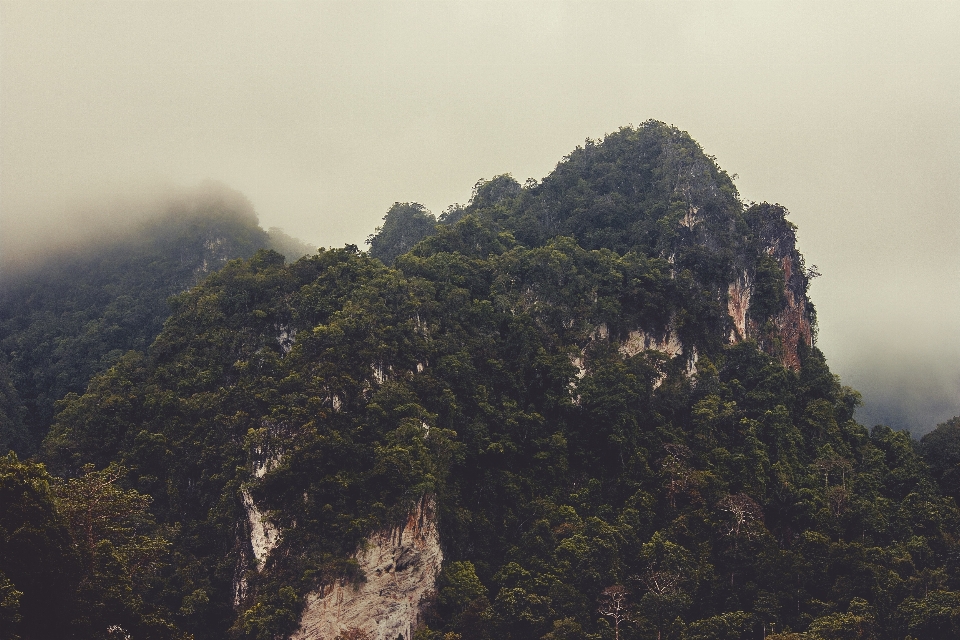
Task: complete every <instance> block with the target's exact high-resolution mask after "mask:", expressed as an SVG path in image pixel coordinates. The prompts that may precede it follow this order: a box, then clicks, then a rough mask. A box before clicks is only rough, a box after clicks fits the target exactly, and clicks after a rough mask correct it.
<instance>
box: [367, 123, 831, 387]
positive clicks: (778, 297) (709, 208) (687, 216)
mask: <svg viewBox="0 0 960 640" xmlns="http://www.w3.org/2000/svg"><path fill="white" fill-rule="evenodd" d="M468 215H472V216H475V217H476V218H478V219H479V220H480V222H481V224H482V225H485V226H488V227H489V228H490V229H491V230H492V231H493V232H495V233H499V232H508V233H510V234H511V236H512V237H513V238H514V239H515V240H516V241H517V242H518V243H520V244H521V245H523V246H527V247H540V246H544V245H545V244H546V243H548V242H550V241H551V239H554V238H558V237H570V238H573V239H574V240H575V241H576V243H577V244H578V245H579V246H580V247H582V248H584V249H587V250H611V251H613V252H615V253H617V254H619V255H624V254H627V253H632V254H637V255H642V256H646V257H649V258H658V259H660V260H664V261H666V263H667V264H668V265H669V266H668V267H667V269H669V272H670V274H671V278H672V279H674V280H679V281H680V284H679V285H678V286H680V287H686V289H687V291H686V295H687V297H689V298H694V297H698V298H700V304H701V305H702V306H703V307H704V308H702V309H700V310H698V313H697V314H696V316H697V317H696V319H695V320H694V319H693V318H692V314H685V316H684V317H683V318H679V319H675V320H676V322H672V323H670V325H671V326H668V327H656V330H657V332H658V334H659V335H658V337H657V340H659V341H660V342H663V341H664V340H667V338H666V337H665V336H666V334H667V333H669V332H673V333H675V334H677V338H678V339H679V342H681V343H685V344H686V346H687V355H688V357H690V358H691V359H692V360H694V359H695V358H696V355H695V352H694V350H695V349H700V350H701V351H702V350H703V349H707V350H708V351H710V350H713V349H716V348H717V347H718V345H720V344H724V343H730V342H736V341H738V340H744V339H753V340H756V341H757V342H758V343H759V344H760V345H761V348H763V349H764V350H765V351H767V352H768V353H770V354H772V355H775V356H776V357H778V358H779V359H780V360H781V361H782V362H783V363H784V364H786V365H787V366H789V367H791V368H794V369H796V368H798V367H799V366H800V357H799V355H798V350H799V349H801V348H805V347H810V346H812V344H813V337H814V330H815V312H814V307H813V305H812V303H811V302H810V300H809V298H808V297H807V288H808V285H809V279H810V277H811V274H813V273H815V271H813V270H808V269H807V268H806V267H805V265H804V261H803V256H802V255H801V254H800V253H799V251H798V250H797V249H796V227H795V226H794V225H793V224H791V223H790V222H789V221H788V220H787V219H786V215H787V211H786V209H785V208H784V207H782V206H780V205H770V204H766V203H763V204H754V205H750V206H745V205H744V203H743V202H742V201H741V200H740V197H739V194H738V193H737V189H736V187H735V186H734V184H733V181H732V180H731V178H730V176H728V175H727V173H726V172H725V171H723V170H722V169H720V167H719V166H717V163H716V161H715V159H714V158H712V157H711V156H708V155H706V154H705V153H704V152H703V150H702V149H701V147H700V145H699V144H697V143H696V142H695V141H694V140H693V139H692V138H691V137H690V136H689V135H688V134H687V133H686V132H683V131H680V130H679V129H677V128H675V127H671V126H668V125H665V124H663V123H662V122H656V121H648V122H645V123H643V124H642V125H640V126H638V127H623V128H621V129H620V130H618V131H617V132H615V133H613V134H610V135H608V136H606V137H605V138H604V139H603V140H602V141H593V140H589V139H588V140H587V141H586V142H585V144H584V145H583V146H581V147H577V149H575V150H574V151H573V152H572V153H571V154H569V155H568V156H566V157H565V158H564V159H563V160H562V161H561V162H560V163H559V164H558V165H557V167H556V168H555V169H554V171H552V172H551V173H550V174H549V175H547V176H546V177H545V178H544V179H543V180H542V181H541V182H536V181H534V180H528V181H527V183H526V184H525V185H522V186H521V185H520V184H519V183H518V182H517V181H516V180H515V179H514V178H513V177H512V176H510V175H509V174H503V175H499V176H496V177H494V178H493V179H491V180H480V181H478V182H477V184H476V185H475V187H474V191H473V197H472V198H471V200H470V203H469V204H468V205H467V206H465V207H464V206H454V207H451V208H450V209H448V210H447V211H446V212H445V213H444V215H442V216H441V218H440V220H439V222H441V223H443V224H446V225H452V224H456V223H457V222H459V221H460V220H462V219H463V217H464V216H468ZM434 225H435V220H434V219H433V216H432V215H431V214H430V213H429V212H428V211H426V210H425V209H424V208H423V206H422V205H419V204H417V203H404V204H401V203H397V204H395V205H394V206H393V207H392V208H391V209H390V210H389V211H388V212H387V215H386V216H385V217H384V224H383V226H382V227H380V228H378V229H377V233H376V234H374V235H372V236H371V237H370V239H369V240H368V243H369V244H370V246H371V249H370V253H371V255H373V256H374V257H377V258H379V259H381V260H383V261H384V262H385V263H386V264H391V263H392V262H393V261H394V259H396V257H397V256H399V255H400V254H402V253H405V252H406V251H408V250H409V249H410V248H411V247H412V246H413V244H414V243H415V242H416V241H417V240H420V239H423V238H425V237H427V236H429V235H431V234H432V233H433V229H434ZM707 307H712V309H707ZM694 323H696V324H697V326H694ZM631 329H642V330H648V329H653V328H652V327H647V328H642V327H621V335H619V336H616V337H618V338H619V339H621V340H627V339H628V338H629V333H630V330H631Z"/></svg>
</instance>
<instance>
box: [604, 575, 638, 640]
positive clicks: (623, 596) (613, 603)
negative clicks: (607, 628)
mask: <svg viewBox="0 0 960 640" xmlns="http://www.w3.org/2000/svg"><path fill="white" fill-rule="evenodd" d="M597 611H599V612H600V615H602V616H606V617H608V618H610V619H612V620H613V636H614V638H615V639H616V640H620V624H621V623H622V622H627V621H629V620H630V619H631V615H630V609H629V606H628V605H627V590H626V589H625V588H624V587H623V586H622V585H619V584H617V585H614V586H612V587H607V588H606V589H604V590H603V591H602V592H601V593H600V606H599V607H598V608H597Z"/></svg>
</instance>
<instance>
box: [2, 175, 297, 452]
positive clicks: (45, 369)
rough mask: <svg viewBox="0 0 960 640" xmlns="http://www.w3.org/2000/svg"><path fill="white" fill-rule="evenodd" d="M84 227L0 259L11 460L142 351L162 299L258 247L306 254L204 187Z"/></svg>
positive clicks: (221, 191) (218, 188)
mask: <svg viewBox="0 0 960 640" xmlns="http://www.w3.org/2000/svg"><path fill="white" fill-rule="evenodd" d="M90 206H92V205H90ZM82 219H84V220H85V223H84V224H83V225H82V230H81V231H78V230H76V229H71V228H69V226H68V227H67V228H64V229H50V230H48V231H46V232H44V233H42V234H40V235H34V236H32V237H31V236H27V237H21V238H20V242H19V243H18V244H17V245H15V246H5V247H4V253H3V257H2V260H0V266H2V269H0V368H2V371H0V375H2V376H3V377H2V378H0V381H3V382H2V383H3V384H6V386H5V387H4V389H5V390H4V405H5V406H8V407H10V408H9V409H5V410H4V411H3V413H4V415H5V418H4V419H3V424H2V425H0V446H2V447H3V448H8V447H12V448H13V449H14V450H16V451H17V452H18V453H20V454H30V453H34V452H35V451H36V449H37V447H38V445H39V443H40V441H42V439H43V438H44V436H45V435H46V430H47V428H48V427H49V425H50V422H51V420H52V417H53V411H54V403H55V402H56V401H57V400H59V399H60V398H62V397H63V396H64V395H66V394H67V393H69V392H75V393H77V392H82V391H83V389H85V388H86V385H87V382H88V381H89V379H90V378H91V376H92V375H93V374H95V373H97V372H100V371H103V370H105V369H107V368H109V367H110V366H112V365H113V364H115V363H116V362H117V360H118V359H119V358H120V357H121V356H122V355H123V354H124V353H126V352H127V351H129V350H131V349H133V350H137V351H144V350H146V348H147V347H148V346H149V345H150V343H151V342H152V341H153V339H154V338H155V337H156V335H157V334H158V333H159V332H160V329H161V327H162V325H163V322H164V320H165V319H166V318H167V316H168V315H169V314H170V308H169V306H168V304H167V299H168V298H169V297H170V296H172V295H175V294H178V293H181V292H183V291H185V290H187V289H189V288H191V287H193V286H194V285H196V284H197V283H199V282H200V281H202V280H203V279H204V278H205V277H206V276H207V275H208V274H210V273H212V272H214V271H216V270H218V269H220V268H221V267H222V266H223V265H224V264H226V263H227V262H228V261H229V260H232V259H234V258H244V257H250V256H252V255H253V253H254V252H255V251H256V250H257V249H260V248H264V247H272V248H276V249H277V250H280V251H283V252H286V253H287V254H288V255H289V256H290V258H291V259H295V258H297V257H299V256H301V255H303V254H305V253H307V252H308V251H309V248H308V247H306V246H304V245H303V243H301V242H299V241H298V240H296V239H295V238H292V237H290V236H288V235H286V234H284V233H283V232H282V230H279V229H272V230H271V231H270V232H265V231H264V230H263V229H261V228H260V227H259V225H258V222H257V216H256V213H255V212H254V211H253V208H252V206H251V205H250V203H249V201H247V200H246V198H244V197H243V196H242V195H241V194H240V193H238V192H236V191H233V190H231V189H229V188H227V187H225V186H223V185H220V184H216V183H210V182H208V183H204V184H201V185H200V186H198V187H196V188H194V189H191V190H178V191H170V192H167V193H165V194H164V195H163V196H162V197H161V196H157V198H156V199H147V198H144V199H140V200H135V199H129V198H128V199H121V200H117V201H114V202H112V203H109V204H102V208H101V209H97V210H88V212H87V213H86V214H85V215H84V216H82ZM7 383H9V384H7Z"/></svg>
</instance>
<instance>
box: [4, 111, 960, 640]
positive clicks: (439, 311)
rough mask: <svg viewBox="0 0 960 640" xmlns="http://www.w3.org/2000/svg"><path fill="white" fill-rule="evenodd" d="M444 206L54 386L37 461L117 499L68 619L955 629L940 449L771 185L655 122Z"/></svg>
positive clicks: (142, 624) (954, 545) (215, 280)
mask: <svg viewBox="0 0 960 640" xmlns="http://www.w3.org/2000/svg"><path fill="white" fill-rule="evenodd" d="M431 218H432V215H431V214H429V212H427V211H426V210H425V209H423V207H422V206H419V205H416V204H415V203H398V204H397V205H394V207H392V208H391V210H390V211H389V212H388V213H387V216H386V217H385V219H384V224H383V225H382V227H381V228H380V230H379V231H378V232H377V233H375V234H374V235H373V236H372V237H371V240H370V244H371V255H367V254H364V253H362V252H360V251H359V250H358V249H357V247H355V246H347V247H345V248H343V249H328V250H320V251H319V252H318V253H317V254H315V255H312V256H307V257H304V258H301V259H299V260H297V261H296V262H293V263H292V264H287V263H286V262H285V260H284V258H283V256H281V255H279V254H277V253H275V252H271V251H259V252H257V253H256V254H254V255H253V256H252V257H251V258H250V259H247V260H235V261H231V262H228V263H227V264H226V265H224V266H223V268H222V269H220V270H219V271H216V272H214V273H211V274H210V275H208V276H207V277H206V278H205V279H204V280H203V281H202V282H201V283H199V284H198V285H197V286H195V287H193V288H191V289H189V290H187V291H184V292H183V293H181V294H179V295H177V296H176V297H174V298H173V300H172V309H173V311H172V315H171V316H170V317H169V319H168V320H167V321H166V322H165V324H164V325H163V329H162V331H160V333H159V335H157V337H156V339H155V340H154V341H153V343H152V344H151V346H150V347H149V349H147V350H146V351H145V352H136V351H134V352H129V353H127V354H125V355H123V356H121V357H120V358H119V359H117V360H116V361H115V362H114V363H113V364H112V366H110V367H109V368H108V369H107V370H105V371H103V372H102V373H99V374H97V375H96V376H95V377H94V378H93V379H92V380H91V381H90V384H89V385H88V386H87V388H86V391H85V392H83V393H72V394H68V395H67V396H66V397H65V398H64V400H63V401H62V402H61V403H59V404H58V409H57V414H56V416H55V420H54V424H53V426H52V428H51V431H50V434H49V436H48V437H47V438H46V440H45V442H44V445H43V453H42V458H43V460H44V461H45V463H46V465H47V468H48V469H49V470H50V471H52V472H54V473H55V474H58V475H59V476H62V478H63V479H62V480H56V479H54V478H51V479H48V480H43V479H42V478H40V479H36V480H34V481H32V482H33V484H32V485H30V486H35V487H42V486H44V485H43V483H44V482H47V483H48V484H50V486H51V487H53V488H52V489H51V490H50V491H51V492H52V494H53V497H52V498H50V500H51V501H52V504H53V505H54V511H56V512H57V513H63V514H66V515H65V516H64V518H65V522H66V524H65V525H63V526H65V527H66V528H67V529H68V530H72V531H85V529H83V528H82V527H81V526H80V525H78V524H74V525H71V524H70V523H72V522H81V524H82V522H86V521H84V520H82V518H81V516H82V514H84V513H87V511H85V510H84V505H87V504H91V503H93V502H94V501H93V499H92V498H90V497H85V496H90V495H94V496H96V495H99V494H96V492H94V491H93V489H91V487H92V488H96V487H101V488H102V487H106V486H110V487H114V490H115V491H114V493H111V494H110V497H109V500H107V498H104V499H102V500H101V499H99V498H98V499H97V501H96V504H100V503H101V502H104V501H106V502H109V503H110V504H125V505H132V506H127V507H126V508H124V509H117V511H118V512H119V513H120V515H119V516H117V518H116V519H111V518H112V517H113V516H109V515H108V516H104V519H103V521H104V522H119V523H120V525H117V526H115V527H114V528H113V529H111V530H105V531H104V532H103V533H98V534H97V535H95V536H91V537H90V539H89V541H88V542H85V543H84V544H76V545H75V547H76V549H77V551H76V553H77V554H78V557H79V558H80V560H79V562H80V567H81V568H80V569H79V570H78V571H79V575H80V577H79V578H77V580H79V584H88V585H94V584H112V583H114V582H115V583H117V584H123V585H128V586H126V587H125V588H127V591H126V592H125V593H127V594H128V595H127V596H124V597H118V598H117V599H116V600H110V601H109V603H108V604H110V606H107V604H102V603H100V601H99V600H98V599H97V597H96V595H95V594H96V591H95V590H91V589H87V590H86V591H84V590H82V589H81V590H79V593H80V595H79V596H78V598H79V601H78V603H77V604H76V606H77V607H79V609H80V610H96V611H103V612H104V613H103V615H102V616H100V617H99V618H96V617H88V618H86V619H85V622H83V623H82V624H81V623H78V622H72V623H69V624H72V625H73V626H72V627H70V628H72V629H79V630H82V633H81V631H78V632H77V634H78V635H82V634H88V635H91V636H92V635H96V634H100V637H104V636H106V634H108V633H110V632H109V631H108V628H113V627H114V626H115V627H118V628H120V629H121V630H120V631H117V633H127V634H130V635H131V637H140V636H143V637H158V638H159V637H183V636H182V635H181V634H191V635H192V636H193V637H194V638H197V639H201V638H204V639H205V638H223V637H235V638H257V639H274V638H286V637H292V638H302V639H307V638H310V639H317V638H324V639H328V640H333V638H344V639H345V638H377V639H378V640H381V639H386V640H397V638H398V637H402V638H403V639H404V640H411V638H415V639H417V640H440V639H443V640H456V639H458V638H459V639H461V640H473V639H477V640H481V639H492V638H505V639H521V638H522V639H526V638H542V639H544V640H557V639H559V638H564V639H581V640H585V639H588V638H589V639H597V640H599V639H606V638H618V637H622V638H658V639H659V638H685V639H687V640H694V639H698V640H699V639H708V638H716V639H719V638H763V637H777V634H774V633H773V630H776V631H777V632H780V633H779V637H781V638H798V637H799V638H811V639H820V638H884V639H886V638H897V639H903V638H906V637H908V636H909V637H913V638H920V637H922V638H952V637H956V634H957V633H958V631H960V571H958V566H957V562H958V558H960V553H958V551H960V547H958V540H957V537H956V532H957V531H958V530H960V512H958V510H957V505H956V502H955V499H954V497H952V496H947V495H945V494H944V492H943V489H942V488H941V486H940V485H939V484H938V481H942V482H943V483H944V487H948V486H949V487H952V486H953V485H952V484H949V483H950V482H952V481H953V476H952V475H951V473H952V472H950V468H951V467H950V465H952V464H953V459H952V458H944V460H943V461H941V462H942V463H938V464H940V466H939V467H936V469H938V473H939V474H940V475H938V476H936V477H935V476H933V475H931V472H930V469H929V467H928V465H927V463H926V462H925V461H924V458H923V457H922V455H921V453H922V449H921V447H920V446H919V445H918V443H916V442H914V441H913V440H912V439H911V438H910V436H909V434H907V433H905V432H894V431H892V430H890V429H888V428H885V427H876V428H874V429H872V430H867V429H866V428H865V427H863V426H862V425H860V424H857V423H856V422H855V420H854V419H853V416H854V410H855V408H856V406H857V404H858V401H859V397H858V394H857V393H856V392H855V391H853V390H851V389H849V388H846V387H844V386H842V385H841V384H840V381H839V380H838V379H837V378H836V376H834V375H832V374H831V373H830V371H829V369H828V367H827V365H826V361H825V359H824V356H823V354H822V353H821V352H820V351H819V350H818V349H817V347H816V345H815V343H814V338H815V314H814V308H813V305H812V304H811V302H810V300H809V299H808V297H807V284H808V282H809V279H810V277H812V276H813V275H814V274H815V271H814V270H813V269H808V268H806V267H805V265H804V263H803V259H802V256H801V255H800V254H799V253H798V252H797V250H796V247H795V229H794V227H793V225H792V224H791V223H789V222H788V221H787V219H786V210H785V209H784V208H783V207H781V206H778V205H770V204H759V205H751V206H745V205H744V204H743V203H742V202H741V201H740V199H739V196H738V194H737V192H736V189H735V187H734V185H733V183H732V181H731V180H730V178H729V177H728V176H727V175H726V174H725V173H724V172H723V171H722V170H720V169H719V167H718V166H717V165H716V163H715V161H714V160H713V159H712V158H710V157H709V156H707V155H706V154H705V153H704V152H703V151H702V149H701V148H700V147H699V145H697V144H696V142H694V141H693V140H692V139H691V138H690V137H689V136H688V135H687V134H686V133H684V132H681V131H679V130H677V129H675V128H673V127H669V126H666V125H664V124H662V123H658V122H647V123H644V124H643V125H641V126H639V127H636V128H624V129H621V130H619V131H617V132H615V133H613V134H611V135H608V136H607V137H606V138H605V139H604V140H602V141H598V142H593V141H587V143H586V144H585V145H584V146H583V147H580V148H578V149H576V150H575V151H574V152H572V153H571V154H570V155H569V156H567V157H566V158H564V159H563V160H562V161H561V162H560V163H559V164H558V166H557V168H556V169H555V170H554V171H553V172H552V173H551V174H550V175H549V176H547V177H546V178H544V179H543V181H541V182H539V183H537V182H532V181H531V182H528V184H526V185H520V184H519V183H517V182H516V181H515V180H513V179H512V178H511V177H510V176H508V175H501V176H497V177H495V178H493V179H492V180H489V181H486V180H484V181H480V182H479V183H477V186H476V188H475V190H474V194H473V198H472V199H471V202H470V203H469V204H468V205H466V206H464V207H452V208H450V209H448V210H447V212H445V213H444V214H443V215H442V216H441V218H440V220H439V221H436V222H435V223H432V224H429V225H428V224H424V222H425V221H426V222H432V221H431ZM943 433H947V437H948V439H949V438H952V435H950V434H952V432H947V431H944V432H943ZM950 441H951V442H952V440H950ZM931 442H932V441H931ZM933 446H936V445H933ZM4 464H5V467H4V469H6V471H5V472H4V473H6V475H3V474H0V477H3V478H10V480H7V481H6V482H8V485H11V486H27V485H28V484H29V483H28V482H27V481H26V480H17V479H18V478H26V477H34V476H31V475H30V474H34V475H36V474H40V473H41V472H40V471H38V470H37V469H36V468H34V467H30V466H29V465H28V464H26V463H22V462H20V461H18V460H16V459H15V458H12V457H8V458H7V460H6V462H5V463H4ZM97 474H100V475H97ZM17 482H19V483H20V484H16V483H17ZM85 487H87V488H88V489H84V488H85ZM2 488H3V486H0V489H2ZM101 490H102V489H101ZM111 501H112V502H111ZM35 504H38V505H42V504H47V503H46V502H43V501H41V500H39V499H38V500H36V501H35ZM57 505H63V506H57ZM38 512H42V513H43V514H48V513H49V509H47V510H43V509H40V508H39V507H38ZM18 513H19V512H18ZM30 513H33V512H30ZM111 513H113V512H111ZM70 514H75V515H74V516H72V518H73V519H71V516H70ZM77 514H79V515H77ZM31 517H33V519H34V520H36V521H44V522H48V521H49V522H53V523H54V524H50V525H49V526H48V528H50V529H51V530H53V529H55V528H56V527H57V526H60V525H58V524H56V522H55V520H56V518H55V517H54V516H51V515H45V516H43V517H41V516H39V515H38V516H31ZM43 518H46V520H43ZM16 522H20V520H18V521H16ZM0 524H3V526H4V527H5V528H6V529H5V530H8V531H9V530H12V529H11V528H10V527H12V526H14V525H8V524H4V523H0ZM14 524H16V523H14ZM121 525H122V526H121ZM17 526H19V525H17ZM71 526H72V527H73V529H71ZM57 530H59V529H57ZM133 530H136V531H139V532H140V535H141V536H143V538H144V539H145V540H154V541H155V542H154V543H151V544H146V543H145V542H138V540H140V538H137V537H133V538H130V537H129V536H128V537H123V536H122V535H120V533H117V531H121V532H122V531H133ZM74 535H75V536H76V534H74ZM84 540H86V538H84ZM47 546H48V547H50V548H51V549H54V550H56V549H60V547H59V546H58V544H57V543H56V541H55V540H54V541H51V542H49V543H48V544H47ZM3 548H5V547H2V546H0V550H2V549H3ZM37 548H47V547H43V546H42V545H38V546H37ZM118 549H128V550H129V551H124V552H122V553H121V552H120V551H118ZM151 549H152V550H154V551H153V552H151V553H153V555H152V556H149V557H151V558H154V560H153V563H152V564H150V565H149V567H148V568H145V569H142V570H137V571H135V570H134V569H133V568H132V567H134V562H133V560H131V558H138V557H141V556H145V555H149V554H148V551H149V550H151ZM51 554H52V552H51ZM51 554H48V556H49V555H51ZM44 557H47V556H44ZM5 562H6V561H5ZM6 566H7V565H6V564H0V567H6ZM17 566H19V565H17ZM43 566H47V565H43ZM138 566H139V565H138ZM111 567H115V568H111ZM4 571H6V569H4ZM7 573H8V577H9V576H10V572H7ZM20 575H21V574H19V573H18V574H16V575H15V576H13V577H10V578H9V583H10V584H11V585H13V587H11V588H17V589H19V588H20V587H19V586H18V585H19V584H20V583H18V581H17V580H18V577H17V576H20ZM130 575H132V576H135V577H137V581H134V580H133V579H132V578H123V576H130ZM111 576H113V577H111ZM0 578H2V576H0ZM111 580H112V581H113V582H111ZM0 582H2V581H0ZM0 586H2V585H0ZM23 593H24V596H23V598H24V599H26V598H27V596H28V595H30V596H31V597H34V598H35V597H36V595H35V591H34V592H31V593H27V590H26V588H24V590H23ZM84 598H86V600H84ZM124 598H126V599H124ZM104 599H105V600H106V597H104ZM111 603H112V604H111ZM67 604H70V603H69V602H65V603H64V606H66V605H67ZM96 607H99V609H98V608H96ZM25 615H26V614H25ZM27 622H28V621H27V619H26V617H24V621H22V622H21V623H19V624H21V625H26V624H27ZM64 624H68V623H64ZM25 637H26V636H25Z"/></svg>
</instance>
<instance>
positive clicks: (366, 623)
mask: <svg viewBox="0 0 960 640" xmlns="http://www.w3.org/2000/svg"><path fill="white" fill-rule="evenodd" d="M356 560H357V563H358V564H359V566H360V569H361V570H362V571H363V574H364V575H365V576H366V581H365V582H362V583H360V584H359V585H352V584H340V583H337V584H333V585H325V586H324V587H323V588H322V589H321V590H319V591H317V592H314V593H311V594H310V595H308V596H307V604H306V608H305V609H304V612H303V616H302V618H301V619H300V628H299V629H298V630H297V632H296V633H294V634H293V636H291V640H334V638H336V637H337V635H339V634H340V633H342V632H343V631H346V630H348V629H354V628H356V629H361V630H362V631H365V632H367V633H369V634H370V636H371V638H373V639H374V640H396V639H397V636H403V638H404V640H410V638H412V637H413V631H414V629H415V628H416V627H417V624H418V621H419V616H420V601H421V599H422V598H423V597H424V595H426V594H427V593H429V592H431V591H433V589H434V586H435V583H436V577H437V573H438V572H439V571H440V565H441V563H442V562H443V552H442V551H441V549H440V535H439V533H438V531H437V523H436V516H435V506H434V502H433V500H432V499H431V498H424V499H423V500H422V501H421V502H420V504H419V505H418V506H417V508H416V509H414V510H413V511H412V512H411V513H410V514H409V515H408V517H407V521H406V523H405V524H404V525H403V526H402V527H400V528H398V529H394V530H391V531H382V532H378V533H374V534H372V535H371V536H370V537H369V538H367V540H366V543H365V544H364V545H363V546H362V548H361V549H360V550H359V551H357V554H356Z"/></svg>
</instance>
